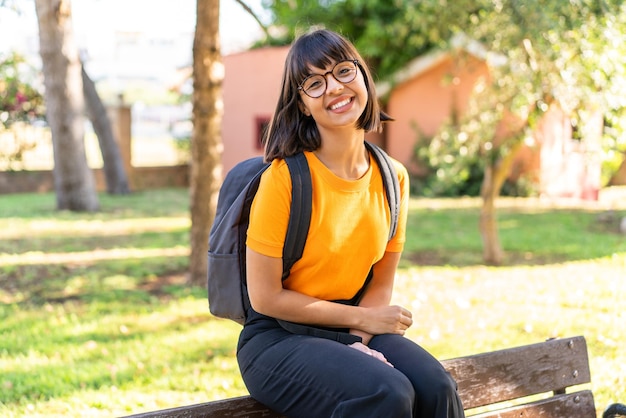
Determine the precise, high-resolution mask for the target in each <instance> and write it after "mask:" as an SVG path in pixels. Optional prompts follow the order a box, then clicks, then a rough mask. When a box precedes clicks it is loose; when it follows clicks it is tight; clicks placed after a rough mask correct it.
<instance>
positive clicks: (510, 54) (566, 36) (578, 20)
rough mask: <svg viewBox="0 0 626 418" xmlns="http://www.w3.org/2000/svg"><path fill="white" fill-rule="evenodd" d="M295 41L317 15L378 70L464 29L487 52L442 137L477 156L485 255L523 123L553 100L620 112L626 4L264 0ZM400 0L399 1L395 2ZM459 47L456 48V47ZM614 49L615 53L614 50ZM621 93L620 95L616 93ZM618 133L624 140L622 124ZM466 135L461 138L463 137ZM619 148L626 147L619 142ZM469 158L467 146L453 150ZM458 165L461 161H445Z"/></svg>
mask: <svg viewBox="0 0 626 418" xmlns="http://www.w3.org/2000/svg"><path fill="white" fill-rule="evenodd" d="M264 4H265V6H266V7H268V8H269V9H270V10H271V11H272V13H273V17H274V23H275V24H276V25H278V26H281V27H284V28H285V30H284V33H285V34H286V36H285V41H286V42H289V41H291V40H292V39H293V37H294V36H295V34H296V33H297V32H298V31H299V30H300V28H302V27H306V26H309V25H312V24H321V25H324V26H326V27H328V28H330V29H334V30H338V31H340V32H342V33H343V34H344V35H346V36H348V37H349V38H350V39H352V40H353V41H354V43H355V45H356V46H357V48H358V49H359V50H360V51H361V53H362V54H363V55H365V56H366V57H368V58H369V60H370V62H371V64H372V65H373V66H374V70H375V73H376V74H377V75H378V76H379V78H383V79H384V78H386V77H389V76H390V75H391V74H392V73H393V72H394V71H396V70H397V69H399V68H401V67H402V66H403V65H404V64H405V63H407V62H408V61H409V60H410V59H413V58H415V57H416V56H418V55H420V54H422V53H424V52H425V51H427V50H429V49H432V48H434V47H438V48H447V47H448V46H449V45H448V43H449V41H450V40H451V39H453V36H454V35H458V34H468V36H470V37H471V38H472V39H473V40H477V41H479V42H481V43H482V44H483V45H484V47H485V48H486V50H487V51H489V56H490V57H498V58H499V59H495V60H491V59H488V60H487V65H488V67H489V71H490V78H489V79H488V80H484V82H483V83H482V84H481V85H480V86H477V87H479V88H478V89H477V92H476V95H475V97H474V99H473V105H472V106H470V109H469V110H468V112H467V114H466V115H463V117H461V118H459V121H458V123H457V122H454V123H449V124H447V125H446V126H445V127H444V129H442V131H441V132H440V134H439V135H440V137H439V138H436V139H438V140H442V139H445V140H447V141H456V142H457V145H456V146H457V147H458V149H461V148H466V149H473V150H475V151H476V153H477V154H476V155H479V156H481V166H482V169H483V183H482V188H481V196H482V197H483V208H482V211H481V219H480V223H479V225H480V230H481V235H482V237H483V245H484V247H483V248H484V259H485V261H486V262H488V263H491V264H499V263H500V262H501V261H502V256H503V252H502V249H501V248H500V244H499V241H498V237H497V224H496V213H495V204H494V201H495V199H496V197H497V196H498V195H499V194H500V190H501V187H502V184H503V180H504V178H506V176H507V174H508V170H509V168H510V166H511V162H512V160H513V158H514V156H515V152H516V150H517V149H519V147H520V144H521V141H522V140H523V138H524V137H525V136H526V132H527V131H528V130H529V129H531V128H532V127H533V126H534V124H535V122H536V121H537V120H538V119H539V118H540V115H541V113H542V112H543V111H545V110H546V109H548V108H549V107H550V106H551V105H557V106H559V107H560V108H561V109H563V110H564V111H565V112H566V113H567V114H568V115H569V116H570V117H571V118H572V120H578V121H579V123H580V125H581V126H584V123H585V118H588V117H589V115H590V114H591V113H593V112H592V110H593V111H601V112H605V114H607V116H608V120H609V121H610V123H611V126H612V127H613V128H616V127H617V126H620V123H619V122H618V121H619V120H620V115H623V113H624V107H625V106H624V103H623V102H624V99H623V97H624V94H622V93H623V92H624V87H623V86H624V68H625V67H626V61H625V58H624V57H625V56H626V54H625V53H624V44H625V43H624V42H623V34H624V33H626V32H625V30H626V22H625V20H626V6H624V5H623V4H622V1H620V0H571V1H560V0H552V1H548V2H546V1H544V0H498V1H495V0H456V1H454V2H452V1H449V0H421V1H413V2H396V1H386V0H378V1H376V0H329V1H323V2H322V1H319V2H308V1H306V0H274V1H265V2H264ZM400 4H401V5H402V7H399V5H400ZM451 50H453V49H451ZM609 57H610V58H609ZM619 97H622V99H618V98H619ZM617 131H618V132H616V133H614V134H613V142H614V143H615V144H616V146H621V147H624V145H620V144H623V142H624V141H625V140H624V139H622V140H621V142H620V140H618V139H617V138H619V137H620V135H621V137H622V138H623V137H624V133H623V132H624V131H623V130H621V131H619V129H617ZM459 138H463V142H462V143H461V142H460V141H459V140H458V139H459ZM622 149H623V148H622ZM452 157H454V158H457V160H458V161H457V162H458V163H459V164H460V163H463V160H464V158H463V157H462V155H460V154H458V155H452ZM449 167H450V168H451V169H453V170H457V169H458V164H449Z"/></svg>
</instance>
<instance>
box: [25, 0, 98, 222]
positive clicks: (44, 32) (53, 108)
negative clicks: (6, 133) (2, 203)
mask: <svg viewBox="0 0 626 418" xmlns="http://www.w3.org/2000/svg"><path fill="white" fill-rule="evenodd" d="M35 9H36V11H37V20H38V22H39V52H40V55H41V61H42V64H43V75H44V86H45V95H44V97H45V100H46V116H47V119H48V124H49V125H50V131H51V133H52V150H53V154H54V170H53V171H54V187H55V191H56V197H57V208H58V209H68V210H72V211H96V210H98V209H99V202H98V194H97V193H96V186H95V181H94V178H93V173H92V171H91V169H90V168H89V166H88V165H87V157H86V154H85V142H84V140H85V138H84V134H85V132H84V128H83V115H84V110H85V105H84V101H83V91H82V90H83V86H82V81H81V80H82V79H81V75H80V71H81V65H80V61H79V59H78V50H77V48H76V45H75V43H74V35H73V29H72V13H71V5H70V1H69V0H36V1H35Z"/></svg>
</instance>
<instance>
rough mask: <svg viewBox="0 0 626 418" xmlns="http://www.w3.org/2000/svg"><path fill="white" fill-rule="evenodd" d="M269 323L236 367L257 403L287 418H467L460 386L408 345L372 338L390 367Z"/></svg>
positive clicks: (248, 339)
mask: <svg viewBox="0 0 626 418" xmlns="http://www.w3.org/2000/svg"><path fill="white" fill-rule="evenodd" d="M269 321H273V320H271V319H269V318H268V319H267V320H265V321H261V323H257V324H255V325H252V326H246V327H245V328H244V331H243V332H242V338H241V339H240V347H239V350H238V353H237V360H238V361H239V367H240V369H241V374H242V376H243V380H244V382H245V384H246V387H247V388H248V391H249V392H250V394H251V395H252V397H253V398H255V399H257V400H258V401H260V402H262V403H264V404H265V405H267V406H269V407H270V408H272V409H273V410H275V411H277V412H280V413H282V414H284V415H286V416H287V417H293V418H307V417H311V418H325V417H333V418H339V417H356V418H367V417H371V418H396V417H397V418H411V417H413V418H418V417H419V418H459V417H464V416H465V415H464V412H463V406H462V405H461V401H460V399H459V397H458V394H457V392H456V382H455V381H454V380H453V379H452V377H451V376H450V375H449V374H448V373H447V372H446V371H445V369H444V368H443V367H442V366H441V364H440V363H439V362H438V361H437V360H436V359H435V358H434V357H433V356H431V355H430V354H429V353H427V352H426V351H425V350H424V349H423V348H421V347H420V346H418V345H417V344H415V343H414V342H412V341H411V340H409V339H407V338H404V337H402V336H399V335H391V334H388V335H378V336H375V337H374V338H372V340H371V342H370V344H369V346H370V347H371V348H373V349H374V350H378V351H380V352H381V353H383V354H384V355H385V357H386V358H387V359H388V360H389V362H391V363H392V364H393V365H394V367H390V366H388V365H387V364H385V363H383V362H382V361H380V360H377V359H375V358H373V357H370V356H368V355H367V354H364V353H361V352H359V351H357V350H355V349H354V348H351V347H349V346H347V345H345V344H342V343H340V342H337V341H332V340H328V339H325V338H319V337H312V336H306V335H296V334H292V333H290V332H288V331H286V330H284V329H282V328H281V327H280V326H278V325H277V326H275V327H274V326H272V325H268V322H269ZM274 322H275V321H274ZM246 328H248V329H246ZM253 329H254V330H255V331H256V332H252V331H253Z"/></svg>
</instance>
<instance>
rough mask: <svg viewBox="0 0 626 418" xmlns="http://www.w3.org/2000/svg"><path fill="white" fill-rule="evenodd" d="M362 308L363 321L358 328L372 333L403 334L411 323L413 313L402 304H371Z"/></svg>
mask: <svg viewBox="0 0 626 418" xmlns="http://www.w3.org/2000/svg"><path fill="white" fill-rule="evenodd" d="M364 309H365V310H366V312H365V315H364V321H363V324H362V326H361V327H359V329H361V330H363V331H365V332H367V333H370V334H372V335H378V334H399V335H404V333H405V332H406V330H407V329H408V328H409V327H410V326H411V325H413V314H411V312H410V311H409V310H408V309H405V308H403V307H402V306H397V305H394V306H373V307H368V308H364Z"/></svg>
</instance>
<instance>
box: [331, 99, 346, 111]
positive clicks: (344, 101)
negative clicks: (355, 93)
mask: <svg viewBox="0 0 626 418" xmlns="http://www.w3.org/2000/svg"><path fill="white" fill-rule="evenodd" d="M348 103H350V99H346V100H342V101H340V102H339V103H335V104H334V105H332V106H331V107H330V109H331V110H335V109H339V108H340V107H342V106H345V105H347V104H348Z"/></svg>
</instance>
